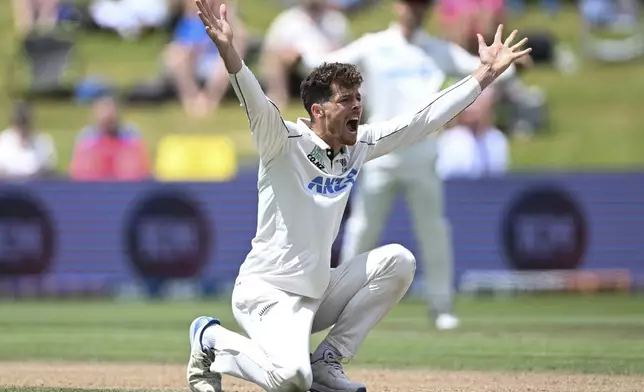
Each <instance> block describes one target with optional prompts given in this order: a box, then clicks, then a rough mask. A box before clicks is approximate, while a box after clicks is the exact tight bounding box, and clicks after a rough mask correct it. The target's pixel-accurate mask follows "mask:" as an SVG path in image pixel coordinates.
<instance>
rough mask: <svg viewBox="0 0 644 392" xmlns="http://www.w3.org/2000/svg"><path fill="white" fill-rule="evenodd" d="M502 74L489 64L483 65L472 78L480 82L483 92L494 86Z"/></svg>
mask: <svg viewBox="0 0 644 392" xmlns="http://www.w3.org/2000/svg"><path fill="white" fill-rule="evenodd" d="M500 74H501V73H500V72H498V71H497V70H496V69H494V67H493V66H491V65H489V64H481V65H480V66H479V67H478V68H477V69H476V71H474V72H473V73H472V76H473V77H474V78H475V79H476V80H477V81H478V82H479V85H480V86H481V90H484V89H485V88H486V87H487V86H489V85H490V84H492V83H493V82H494V81H495V80H496V79H497V78H498V77H499V75H500Z"/></svg>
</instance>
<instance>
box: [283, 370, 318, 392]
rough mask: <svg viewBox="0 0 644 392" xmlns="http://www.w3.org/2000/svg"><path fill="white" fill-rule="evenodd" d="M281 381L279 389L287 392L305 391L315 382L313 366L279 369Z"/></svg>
mask: <svg viewBox="0 0 644 392" xmlns="http://www.w3.org/2000/svg"><path fill="white" fill-rule="evenodd" d="M277 372H278V373H279V381H278V384H279V385H278V386H277V388H276V389H277V390H279V391H287V392H305V391H308V390H309V388H311V385H312V384H313V372H312V371H311V366H306V365H305V366H297V367H284V368H281V369H279V370H278V371H277Z"/></svg>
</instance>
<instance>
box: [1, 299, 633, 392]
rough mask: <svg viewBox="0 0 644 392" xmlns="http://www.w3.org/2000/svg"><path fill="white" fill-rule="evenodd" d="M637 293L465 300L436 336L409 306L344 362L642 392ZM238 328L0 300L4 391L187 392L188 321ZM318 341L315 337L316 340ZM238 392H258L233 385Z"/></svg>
mask: <svg viewBox="0 0 644 392" xmlns="http://www.w3.org/2000/svg"><path fill="white" fill-rule="evenodd" d="M643 299H644V298H643V297H641V296H627V295H588V296H567V297H564V296H550V295H544V296H533V297H528V296H526V297H514V298H505V299H492V298H490V299H467V298H463V299H461V300H460V301H459V302H458V310H459V313H460V314H461V315H462V317H463V322H464V326H463V328H462V329H460V330H458V331H454V332H448V333H439V332H435V331H433V330H431V329H430V327H429V323H428V319H427V317H426V311H425V307H424V305H423V304H422V303H420V302H416V301H411V300H408V301H405V302H404V303H403V304H401V305H400V306H399V307H398V308H396V309H395V311H394V312H393V313H392V314H391V315H390V316H388V317H387V318H386V319H385V320H384V321H383V322H382V323H381V325H380V326H379V327H378V328H377V329H376V330H375V331H374V332H373V333H372V334H371V336H370V337H369V338H368V339H367V341H366V343H365V344H364V346H363V348H362V350H361V352H360V353H359V355H358V358H356V360H355V361H353V362H352V363H351V364H350V365H349V366H348V369H349V370H348V372H349V374H350V375H351V376H352V377H356V378H360V379H362V380H364V381H367V382H368V386H369V388H370V389H369V390H370V391H374V392H378V391H392V392H393V391H395V392H408V391H428V392H429V391H432V392H434V391H468V392H470V391H471V392H478V391H508V392H523V391H526V392H527V391H544V392H555V391H556V392H570V391H579V392H582V391H583V392H591V391H597V392H599V391H605V392H614V391H632V392H635V391H642V385H644V302H643ZM202 314H209V315H216V316H219V317H221V319H222V321H223V323H224V325H227V326H229V327H231V328H233V327H234V325H235V324H234V322H233V320H232V315H231V311H230V309H229V305H228V303H227V302H223V301H222V302H214V301H213V302H179V303H116V302H114V303H112V302H93V301H87V302H56V301H52V302H1V303H0V386H2V387H3V388H5V389H4V390H8V391H34V392H45V391H49V390H54V389H55V390H68V389H69V390H72V389H80V388H93V389H103V390H104V389H106V388H109V389H114V390H125V389H127V390H134V389H155V388H169V389H172V390H185V389H186V387H185V381H184V371H185V369H184V362H185V361H186V359H187V355H188V333H187V330H188V325H189V324H190V321H191V320H192V319H193V318H194V317H196V316H198V315H202ZM319 339H320V336H315V337H314V339H313V340H314V342H317V341H318V340H319ZM224 387H225V388H226V391H230V392H234V391H237V392H242V391H243V392H246V391H256V390H257V389H253V388H252V387H251V386H250V385H249V384H246V383H240V382H238V381H236V380H234V379H230V378H225V380H224Z"/></svg>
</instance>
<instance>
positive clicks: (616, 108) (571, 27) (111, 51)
mask: <svg viewBox="0 0 644 392" xmlns="http://www.w3.org/2000/svg"><path fill="white" fill-rule="evenodd" d="M239 3H240V7H241V13H242V16H243V17H244V18H245V20H246V22H247V25H248V28H249V30H251V32H252V33H253V34H255V35H257V36H261V35H262V33H263V32H264V31H265V30H266V29H267V27H268V26H269V24H270V22H271V20H272V19H273V18H274V17H275V15H277V13H278V12H279V10H280V8H279V6H277V5H276V2H274V1H268V0H243V1H240V2H239ZM390 3H391V1H389V0H387V1H383V2H382V3H381V4H379V5H378V6H376V7H374V8H373V9H371V10H369V11H368V12H365V13H363V14H359V15H356V16H355V17H353V18H352V28H353V32H354V36H356V37H358V36H359V35H361V34H363V33H365V32H369V31H377V30H381V29H383V28H385V27H386V26H387V25H388V24H389V23H390V21H391V20H392V16H391V8H390ZM569 4H571V3H569ZM9 5H10V2H9V1H6V0H5V1H0V72H2V73H3V74H2V75H3V77H0V91H3V92H5V94H4V95H2V94H0V119H6V115H7V113H8V108H9V106H8V105H7V104H8V103H9V100H10V97H9V92H8V91H6V87H7V86H8V84H9V79H10V78H11V82H12V83H13V84H14V85H16V86H19V85H20V84H21V83H22V82H24V81H25V80H24V78H21V77H20V76H24V75H25V74H24V70H23V72H21V71H20V70H18V71H16V72H15V73H14V74H11V76H10V74H9V73H7V72H8V69H9V68H8V67H9V64H11V60H12V59H13V58H14V56H15V53H16V50H17V41H16V40H15V38H14V36H13V33H12V29H11V26H12V21H11V10H10V8H9ZM580 23H581V21H580V19H579V16H578V14H577V12H576V9H575V8H574V7H572V6H571V5H569V6H567V7H564V9H563V10H562V12H561V13H560V14H559V15H558V16H557V17H556V18H555V19H552V18H550V17H549V16H547V15H546V14H544V13H543V12H540V11H538V10H531V11H529V12H527V13H526V14H525V15H522V16H520V17H517V18H515V19H514V20H512V21H511V23H510V26H509V27H510V28H514V27H517V28H519V29H521V30H522V31H523V30H535V29H537V30H540V31H549V32H550V33H552V34H554V35H555V36H556V37H557V38H558V39H559V40H560V41H561V42H565V43H567V44H568V45H569V46H570V47H571V48H572V49H573V50H576V49H578V47H579V46H578V44H579V31H580V26H581V24H580ZM427 27H428V28H429V29H430V30H432V31H434V32H435V31H436V26H435V24H434V23H433V21H430V23H428V26H427ZM76 36H77V40H78V52H77V54H78V57H77V59H78V60H79V63H78V64H79V65H82V68H84V69H85V71H86V75H87V76H90V77H98V78H100V79H102V80H106V81H109V82H111V83H113V84H115V85H116V86H119V87H121V88H125V87H127V86H130V85H132V84H133V83H135V82H140V81H143V80H148V79H150V78H151V77H155V76H157V75H158V74H159V72H160V60H159V59H160V55H161V52H162V50H163V47H164V44H165V43H166V42H167V40H168V37H167V36H166V35H163V34H155V35H151V36H147V37H145V38H143V39H142V40H140V41H135V42H127V41H123V40H121V39H120V38H118V37H116V36H111V35H106V34H87V33H84V32H79V33H77V34H76ZM15 64H16V67H20V66H24V63H20V62H16V63H15ZM21 64H22V65H21ZM251 67H252V65H251ZM525 80H526V81H527V83H529V84H534V85H537V86H539V87H541V88H543V89H544V91H545V92H546V94H547V96H548V99H549V106H550V110H551V126H550V129H549V130H548V132H544V133H543V134H541V135H538V136H537V137H536V138H535V139H533V140H531V141H529V142H525V141H519V140H517V141H514V142H513V144H512V148H511V153H512V167H513V168H514V169H516V170H543V169H547V170H589V169H590V170H593V169H598V168H599V169H604V170H605V169H623V168H629V169H630V168H633V167H641V166H642V165H644V133H643V132H641V124H642V122H643V121H644V112H643V111H642V110H641V101H642V97H644V68H643V67H642V63H641V62H635V63H630V64H620V65H602V64H595V63H592V62H583V61H582V64H581V68H580V70H579V72H577V73H575V74H571V75H565V74H561V73H559V72H557V71H555V70H554V69H551V68H549V67H545V68H539V69H535V70H533V71H531V72H530V73H529V74H527V75H526V77H525ZM282 111H283V113H284V115H285V117H286V118H294V117H296V116H299V115H303V114H304V113H305V112H304V110H303V109H302V108H301V107H300V105H299V104H297V102H295V103H294V104H293V105H292V106H291V107H289V108H282ZM124 118H125V119H126V120H127V121H130V122H133V123H135V124H136V125H138V126H139V128H140V130H141V132H142V133H143V136H144V137H145V140H146V141H147V143H148V145H149V149H150V152H151V153H152V154H154V153H155V151H156V145H157V143H158V142H159V140H160V139H161V138H162V137H163V136H164V135H167V134H170V133H199V134H201V133H217V134H222V135H227V136H229V137H230V138H232V140H234V141H235V143H236V147H237V151H238V153H239V156H240V160H241V162H242V163H250V164H254V162H255V160H256V158H257V155H256V153H255V151H254V149H253V146H252V143H251V141H250V135H249V133H248V130H247V125H248V124H247V122H246V119H245V117H244V116H243V113H241V112H240V111H239V106H238V104H237V102H234V101H229V102H226V103H225V105H224V107H223V108H222V109H221V110H220V111H218V112H216V113H213V114H212V115H211V116H209V117H208V118H205V119H191V118H187V117H186V116H185V115H184V114H183V112H182V110H181V108H180V106H179V105H178V104H168V105H161V106H159V105H157V106H153V107H132V108H125V114H124ZM88 121H90V110H89V108H88V107H87V106H77V105H74V104H72V103H64V102H40V103H39V104H38V106H37V125H38V126H39V128H41V129H43V130H45V131H48V132H51V133H52V135H53V136H54V138H55V142H56V146H57V148H58V153H59V164H58V167H59V170H60V171H61V172H66V171H67V168H68V165H69V162H70V158H71V153H72V147H73V143H74V138H75V137H76V135H77V133H78V132H79V130H80V129H81V127H83V126H84V125H86V124H87V122H88ZM3 125H4V124H0V126H3Z"/></svg>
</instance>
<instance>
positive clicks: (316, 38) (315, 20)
mask: <svg viewBox="0 0 644 392" xmlns="http://www.w3.org/2000/svg"><path fill="white" fill-rule="evenodd" d="M298 2H299V4H298V5H297V6H295V7H292V8H289V9H287V10H285V11H284V12H282V13H281V14H279V15H278V16H277V17H276V18H275V20H273V22H272V23H271V25H270V27H269V29H268V31H267V33H266V36H265V38H264V43H263V48H262V54H261V65H262V79H263V80H264V81H265V83H266V92H267V95H268V96H269V97H270V98H271V100H272V101H273V102H275V103H276V104H277V105H278V106H279V107H285V106H286V105H287V104H288V102H289V97H290V95H291V90H292V87H293V86H294V87H299V84H300V82H301V81H302V79H304V77H305V76H306V75H307V73H308V72H307V70H306V69H305V68H304V67H302V66H301V65H300V59H301V58H302V57H310V56H317V55H320V54H324V53H328V52H330V51H333V50H336V49H339V48H341V47H342V46H344V45H346V44H347V43H348V42H349V36H350V28H349V20H348V19H347V17H346V16H345V15H344V14H343V13H342V12H340V11H338V10H336V9H333V8H331V7H330V4H328V1H327V0H298ZM295 85H297V86H295Z"/></svg>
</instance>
